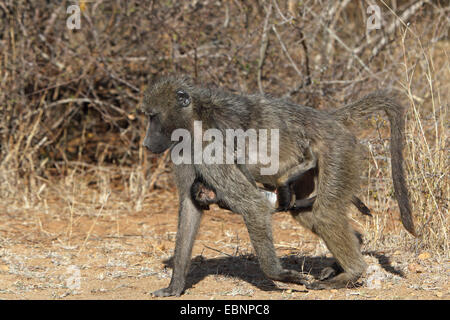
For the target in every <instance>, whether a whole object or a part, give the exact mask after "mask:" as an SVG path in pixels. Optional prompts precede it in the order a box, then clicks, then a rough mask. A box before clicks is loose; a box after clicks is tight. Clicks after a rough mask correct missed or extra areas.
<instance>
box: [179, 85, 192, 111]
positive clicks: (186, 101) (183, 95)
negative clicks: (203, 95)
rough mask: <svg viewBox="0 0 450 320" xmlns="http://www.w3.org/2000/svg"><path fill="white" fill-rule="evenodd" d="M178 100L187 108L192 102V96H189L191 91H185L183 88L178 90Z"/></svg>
mask: <svg viewBox="0 0 450 320" xmlns="http://www.w3.org/2000/svg"><path fill="white" fill-rule="evenodd" d="M177 102H178V104H179V105H180V107H182V108H186V107H187V106H189V105H190V104H191V97H190V96H189V93H187V92H186V91H184V90H183V89H178V90H177Z"/></svg>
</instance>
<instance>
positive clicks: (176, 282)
mask: <svg viewBox="0 0 450 320" xmlns="http://www.w3.org/2000/svg"><path fill="white" fill-rule="evenodd" d="M174 167H175V168H174V174H175V180H176V182H177V187H178V194H179V198H180V199H179V202H180V208H179V213H178V230H177V236H176V242H175V254H174V256H173V273H172V279H171V280H170V284H169V286H168V287H167V288H163V289H160V290H157V291H155V292H153V295H154V296H156V297H167V296H179V295H181V294H182V293H183V291H184V288H185V284H186V276H187V274H188V272H189V267H190V262H191V254H192V247H193V245H194V240H195V236H196V234H197V230H198V226H199V224H200V218H201V215H202V211H201V210H200V209H199V207H198V206H197V205H196V204H194V202H193V201H192V198H191V196H190V187H191V185H192V183H193V182H194V178H195V174H194V170H193V167H192V166H188V165H179V166H174Z"/></svg>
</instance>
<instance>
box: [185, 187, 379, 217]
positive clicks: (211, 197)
mask: <svg viewBox="0 0 450 320" xmlns="http://www.w3.org/2000/svg"><path fill="white" fill-rule="evenodd" d="M293 182H295V180H292V183H291V184H290V185H289V192H291V187H292V185H293ZM273 189H274V188H270V190H273ZM277 191H278V190H277ZM191 194H192V198H193V199H194V200H195V202H196V203H197V204H198V205H199V206H200V207H201V208H202V209H203V210H209V206H210V205H212V204H217V205H218V206H219V207H220V208H222V209H226V210H230V208H228V207H227V205H226V204H225V203H224V201H223V200H222V199H219V198H218V197H217V195H216V192H215V191H214V189H213V188H211V187H208V186H206V185H205V184H204V183H203V182H201V181H200V180H198V179H197V180H196V181H195V182H194V184H193V185H192V188H191ZM294 196H295V195H294ZM279 197H280V195H279V192H277V199H278V202H279ZM294 199H295V197H294ZM315 200H316V196H312V197H309V198H303V199H295V202H294V204H293V205H292V206H290V207H289V208H287V210H298V209H305V208H311V207H312V205H313V204H314V201H315ZM352 203H353V204H354V205H355V207H356V208H357V209H358V210H359V212H361V213H362V214H364V215H367V216H370V217H371V216H372V214H371V213H370V209H369V208H368V207H367V206H366V205H365V204H364V202H362V201H361V199H359V198H358V197H357V196H353V197H352ZM287 210H286V209H284V208H280V207H278V208H276V209H275V210H274V212H280V211H287Z"/></svg>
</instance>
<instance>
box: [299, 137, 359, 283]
mask: <svg viewBox="0 0 450 320" xmlns="http://www.w3.org/2000/svg"><path fill="white" fill-rule="evenodd" d="M340 142H342V143H340ZM336 144H339V145H334V146H332V148H330V149H329V150H328V151H329V152H328V156H329V157H327V158H325V159H324V158H322V159H321V160H319V168H320V170H319V177H318V179H317V183H318V186H316V187H317V198H316V201H315V203H314V205H313V208H312V211H307V212H302V213H299V214H297V215H295V214H294V213H292V214H293V216H294V218H295V219H296V220H297V221H299V222H300V223H301V224H302V225H303V226H304V227H306V228H308V229H310V230H311V231H312V232H314V233H315V234H317V235H318V236H319V237H321V238H322V239H323V241H324V242H325V244H326V246H327V248H328V250H330V252H331V253H332V254H333V256H334V258H335V259H336V262H337V265H338V266H339V268H336V270H334V271H335V272H333V270H330V269H328V270H324V272H323V273H322V277H321V278H328V277H330V276H333V275H334V274H336V275H335V276H333V277H331V278H328V279H326V280H322V281H316V282H313V283H311V284H308V285H307V288H309V289H338V288H345V287H349V286H354V285H355V284H356V282H357V280H358V279H359V278H360V276H361V275H362V274H363V273H364V271H365V270H366V263H365V261H364V258H363V255H362V254H361V250H360V241H359V237H358V236H357V233H356V232H355V230H354V229H353V228H352V226H351V225H350V221H349V219H348V218H347V215H346V210H347V209H348V207H349V205H350V204H351V200H352V195H353V194H354V193H355V191H357V188H358V187H359V181H358V179H359V170H358V165H359V163H358V162H359V158H358V155H357V154H356V153H355V152H354V149H352V145H351V143H349V141H347V142H346V141H336ZM330 271H331V272H330ZM339 271H342V272H340V273H339Z"/></svg>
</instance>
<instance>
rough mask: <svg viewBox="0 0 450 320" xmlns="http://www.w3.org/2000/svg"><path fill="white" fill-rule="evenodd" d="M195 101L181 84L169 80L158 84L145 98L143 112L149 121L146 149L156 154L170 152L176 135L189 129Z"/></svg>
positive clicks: (145, 142) (145, 140)
mask: <svg viewBox="0 0 450 320" xmlns="http://www.w3.org/2000/svg"><path fill="white" fill-rule="evenodd" d="M191 102H192V98H191V96H190V95H189V93H188V90H187V89H185V88H183V87H182V86H180V83H172V82H170V81H168V80H165V81H164V82H162V83H157V84H156V85H154V86H153V88H151V89H150V90H148V91H147V92H146V94H145V96H144V102H143V107H142V111H143V112H144V113H145V114H146V116H147V118H148V123H149V124H148V128H147V133H146V135H145V139H144V146H145V147H146V148H148V149H149V150H150V151H151V152H153V153H162V152H164V151H166V150H167V149H168V148H170V147H171V146H172V145H173V144H174V143H175V141H171V135H172V132H173V131H174V130H176V129H178V128H187V127H188V124H187V122H188V121H187V120H188V119H189V110H190V109H191V108H190V106H191Z"/></svg>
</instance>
